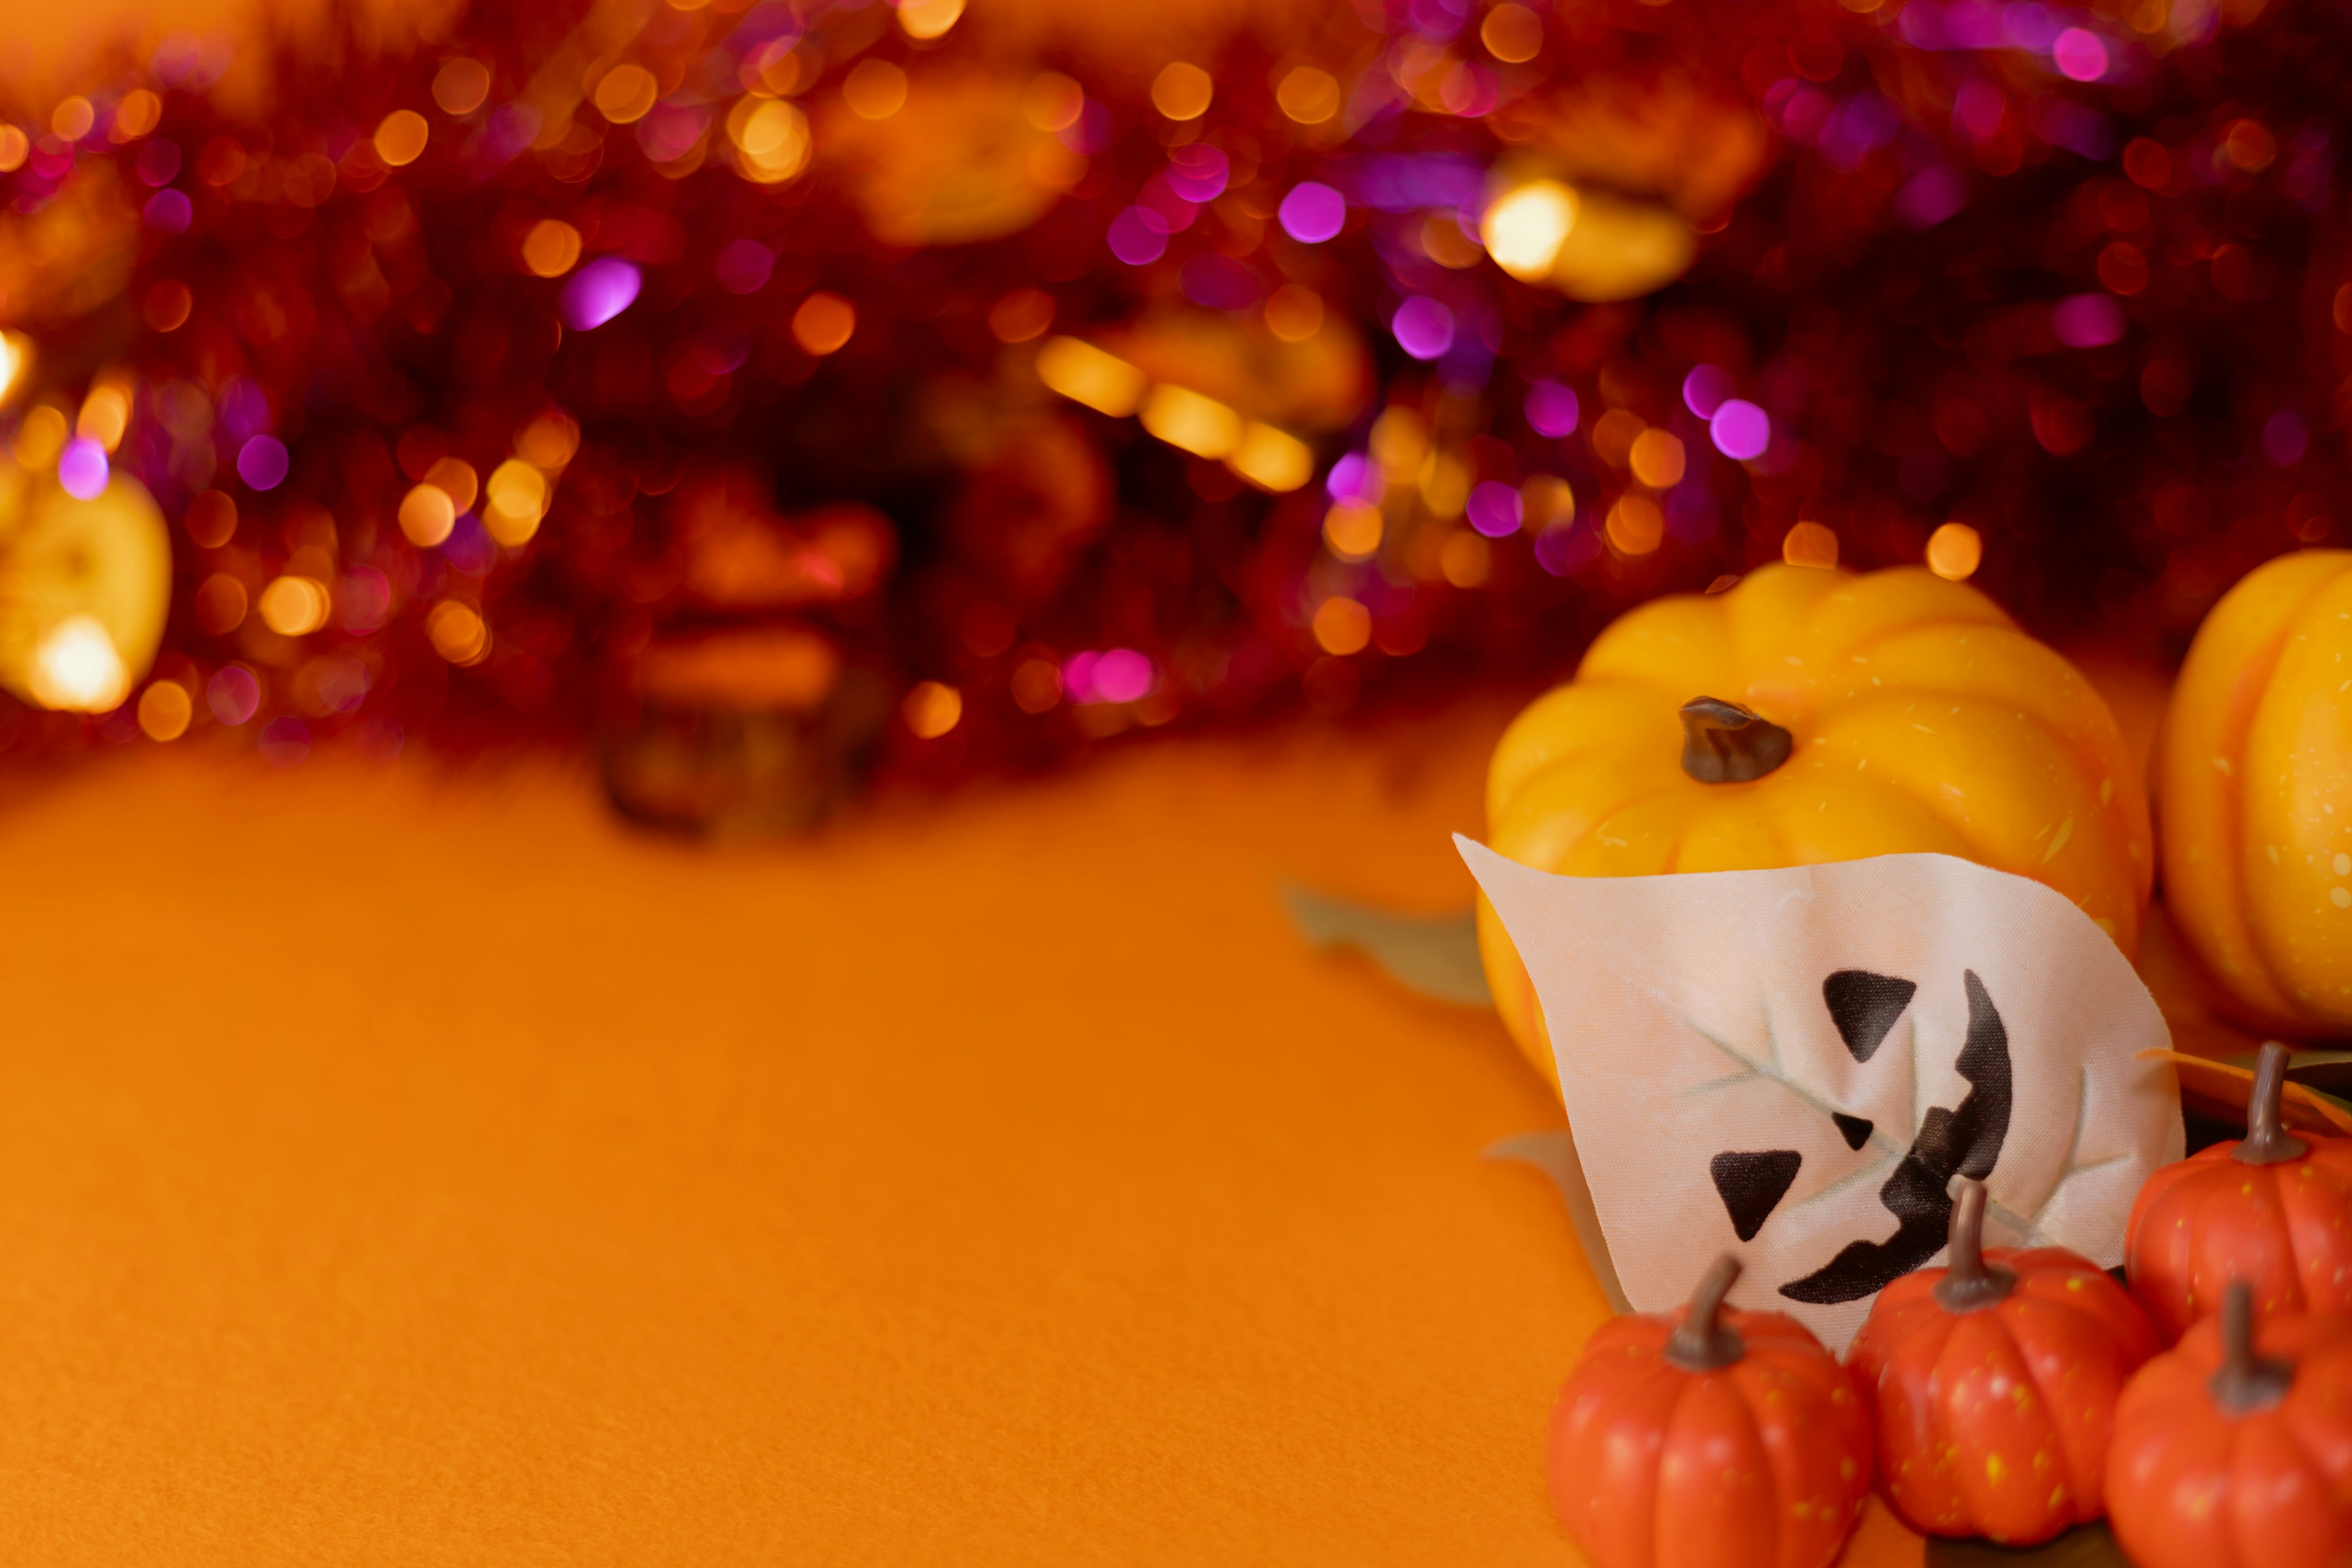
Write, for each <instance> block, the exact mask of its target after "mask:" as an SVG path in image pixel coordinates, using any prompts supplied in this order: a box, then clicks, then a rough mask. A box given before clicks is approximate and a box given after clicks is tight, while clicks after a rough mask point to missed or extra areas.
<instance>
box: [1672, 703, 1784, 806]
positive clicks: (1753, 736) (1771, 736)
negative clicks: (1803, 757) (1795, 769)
mask: <svg viewBox="0 0 2352 1568" xmlns="http://www.w3.org/2000/svg"><path fill="white" fill-rule="evenodd" d="M1682 714H1683V772H1685V773H1688V774H1690V776H1691V777H1693V778H1695V779H1696V780H1697V781H1698V782H1699V783H1701V784H1746V783H1748V781H1749V780H1750V779H1760V778H1762V777H1763V776H1764V775H1765V774H1766V773H1770V772H1771V771H1772V770H1773V769H1774V768H1777V767H1779V766H1780V764H1781V763H1785V762H1787V761H1788V760H1789V747H1790V744H1791V742H1792V741H1793V737H1792V736H1790V733H1789V731H1786V730H1783V729H1782V728H1780V725H1778V724H1775V723H1773V722H1772V721H1770V720H1769V719H1763V718H1759V717H1758V716H1757V714H1756V713H1755V712H1754V711H1753V710H1749V709H1746V708H1742V707H1741V706H1740V705H1739V704H1738V703H1737V702H1726V701H1724V700H1722V699H1720V698H1717V697H1694V698H1692V699H1691V700H1689V701H1687V702H1685V703H1684V704H1683V707H1682Z"/></svg>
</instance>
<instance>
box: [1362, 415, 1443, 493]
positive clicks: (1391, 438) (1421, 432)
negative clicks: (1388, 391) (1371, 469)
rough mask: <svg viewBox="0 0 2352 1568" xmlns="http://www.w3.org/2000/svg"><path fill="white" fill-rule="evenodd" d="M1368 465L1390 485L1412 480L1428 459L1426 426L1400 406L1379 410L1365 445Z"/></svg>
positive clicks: (1427, 429)
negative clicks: (1373, 465)
mask: <svg viewBox="0 0 2352 1568" xmlns="http://www.w3.org/2000/svg"><path fill="white" fill-rule="evenodd" d="M1366 445H1367V447H1369V449H1370V452H1371V454H1372V461H1374V462H1376V463H1378V464H1379V465H1380V466H1381V473H1382V474H1383V475H1384V476H1386V477H1387V478H1388V479H1390V480H1391V482H1398V481H1402V480H1406V479H1412V477H1413V476H1414V475H1415V474H1418V473H1419V472H1420V471H1421V465H1422V463H1423V460H1424V459H1425V458H1427V457H1428V456H1429V426H1427V425H1425V424H1423V423H1422V418H1421V416H1420V415H1419V414H1416V413H1415V412H1413V411H1412V409H1410V408H1407V407H1406V406H1405V405H1402V404H1401V403H1400V404H1395V405H1391V406H1390V407H1387V408H1384V409H1382V410H1381V416H1380V417H1379V418H1377V419H1375V420H1373V421H1372V430H1371V435H1370V437H1369V438H1368V440H1367V442H1366Z"/></svg>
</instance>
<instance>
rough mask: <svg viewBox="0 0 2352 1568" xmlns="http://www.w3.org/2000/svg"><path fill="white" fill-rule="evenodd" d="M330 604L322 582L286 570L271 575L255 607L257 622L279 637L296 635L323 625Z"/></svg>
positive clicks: (304, 635)
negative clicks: (280, 575) (259, 616)
mask: <svg viewBox="0 0 2352 1568" xmlns="http://www.w3.org/2000/svg"><path fill="white" fill-rule="evenodd" d="M333 605H334V601H333V600H332V599H331V598H330V597H329V596H328V595H327V585H326V584H324V583H321V582H320V581H319V580H318V579H317V578H315V577H298V576H294V575H292V574H289V575H287V576H283V577H275V578H272V579H271V580H270V583H269V585H268V587H266V588H264V589H262V590H261V600H260V603H259V604H258V605H256V606H255V607H256V608H257V609H258V610H259V611H260V612H261V624H262V625H264V626H268V628H269V629H270V630H271V631H273V632H276V633H277V634H278V636H279V637H308V636H309V635H310V633H312V632H315V631H317V630H318V629H319V628H320V626H325V625H326V624H327V612H328V611H329V610H330V609H331V608H332V607H333Z"/></svg>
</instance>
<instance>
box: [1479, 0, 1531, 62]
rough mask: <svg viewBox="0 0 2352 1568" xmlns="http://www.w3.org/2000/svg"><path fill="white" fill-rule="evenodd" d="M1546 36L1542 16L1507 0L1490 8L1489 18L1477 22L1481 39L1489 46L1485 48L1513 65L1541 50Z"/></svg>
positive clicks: (1497, 57)
mask: <svg viewBox="0 0 2352 1568" xmlns="http://www.w3.org/2000/svg"><path fill="white" fill-rule="evenodd" d="M1543 36H1544V26H1543V18H1542V17H1540V16H1537V15H1536V14H1535V13H1534V12H1533V11H1530V10H1528V8H1527V7H1526V6H1525V5H1511V4H1508V3H1506V4H1504V5H1497V6H1496V7H1495V8H1494V9H1493V10H1491V11H1489V12H1487V13H1486V20H1485V21H1484V22H1482V23H1480V24H1479V25H1478V41H1479V42H1480V43H1482V44H1484V45H1486V52H1487V53H1488V54H1490V55H1492V56H1494V57H1495V58H1496V59H1498V60H1502V61H1505V62H1506V63H1507V64H1510V65H1517V64H1520V63H1521V62H1522V61H1526V60H1531V59H1533V58H1536V56H1537V55H1538V54H1540V53H1541V52H1542V51H1543Z"/></svg>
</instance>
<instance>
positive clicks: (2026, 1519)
mask: <svg viewBox="0 0 2352 1568" xmlns="http://www.w3.org/2000/svg"><path fill="white" fill-rule="evenodd" d="M2286 1055H2287V1053H2286V1050H2285V1047H2283V1046H2279V1045H2276V1044H2273V1045H2271V1046H2267V1047H2264V1049H2263V1058H2262V1063H2261V1066H2260V1068H2259V1069H2258V1073H2257V1081H2256V1087H2255V1095H2254V1100H2253V1103H2252V1107H2251V1109H2250V1113H2249V1126H2248V1131H2247V1135H2246V1137H2245V1138H2244V1139H2242V1140H2241V1141H2239V1142H2226V1143H2219V1144H2215V1145H2213V1146H2211V1147H2210V1148H2207V1149H2205V1150H2202V1151H2200V1152H2198V1153H2196V1154H2194V1155H2192V1156H2190V1157H2189V1159H2187V1160H2183V1161H2181V1162H2179V1163H2176V1164H2172V1165H2168V1166H2166V1167H2165V1168H2163V1169H2162V1170H2159V1171H2158V1172H2157V1173H2156V1174H2155V1175H2154V1176H2152V1177H2151V1178H2149V1180H2148V1182H2147V1185H2146V1186H2144V1187H2143V1188H2142V1189H2141V1191H2140V1194H2139V1196H2138V1199H2137V1202H2136V1203H2135V1204H2134V1205H2133V1209H2132V1215H2131V1220H2130V1229H2129V1237H2128V1240H2127V1244H2126V1245H2127V1252H2126V1264H2127V1268H2126V1273H2127V1277H2128V1280H2129V1288H2128V1289H2126V1287H2125V1286H2123V1285H2119V1284H2117V1283H2116V1280H2115V1279H2113V1278H2112V1277H2111V1276H2110V1275H2108V1274H2107V1273H2105V1271H2104V1270H2102V1269H2100V1268H2098V1267H2097V1266H2096V1265H2095V1264H2093V1263H2092V1262H2090V1261H2089V1260H2088V1259H2086V1258H2081V1257H2078V1256H2077V1255H2075V1254H2074V1253H2072V1252H2068V1251H2065V1250H2063V1249H2062V1248H2057V1247H2036V1248H2032V1249H2023V1250H2020V1249H2011V1248H2002V1247H1994V1248H1987V1247H1984V1246H1983V1245H1982V1229H1983V1223H1984V1208H1985V1189H1984V1186H1983V1184H1981V1183H1979V1182H1976V1181H1973V1180H1970V1179H1969V1178H1967V1177H1960V1178H1958V1190H1957V1193H1956V1194H1955V1202H1954V1204H1953V1213H1952V1224H1951V1245H1950V1248H1949V1251H1948V1255H1947V1256H1948V1263H1947V1265H1946V1266H1945V1267H1943V1268H1922V1269H1919V1270H1917V1271H1916V1272H1915V1273H1912V1274H1909V1275H1906V1276H1905V1277H1904V1278H1902V1279H1898V1280H1896V1281H1895V1283H1894V1284H1892V1285H1890V1286H1888V1287H1887V1288H1886V1289H1885V1290H1883V1291H1881V1292H1880V1293H1879V1296H1878V1299H1877V1300H1876V1301H1875V1302H1874V1304H1873V1305H1872V1308H1871V1311H1870V1316H1869V1318H1868V1320H1867V1321H1865V1322H1864V1325H1863V1328H1862V1331H1861V1332H1860V1333H1859V1334H1857V1335H1856V1336H1855V1338H1854V1341H1853V1345H1852V1347H1851V1348H1850V1350H1849V1351H1848V1353H1847V1357H1846V1360H1845V1362H1844V1363H1840V1362H1839V1361H1838V1360H1837V1359H1836V1358H1835V1357H1834V1356H1832V1354H1831V1353H1830V1352H1828V1351H1827V1350H1826V1349H1824V1348H1823V1347H1822V1344H1821V1342H1819V1341H1818V1340H1816V1339H1815V1338H1814V1337H1813V1336H1812V1334H1811V1333H1810V1332H1809V1331H1807V1330H1806V1329H1805V1328H1804V1327H1803V1326H1802V1325H1801V1324H1800V1323H1798V1322H1797V1321H1795V1320H1794V1319H1792V1318H1790V1317H1787V1316H1786V1315H1784V1314H1782V1313H1779V1312H1769V1311H1740V1310H1731V1309H1728V1308H1727V1307H1725V1306H1724V1304H1723V1303H1724V1297H1725V1295H1726V1293H1727V1291H1728V1290H1729V1289H1730V1288H1731V1286H1732V1284H1733V1282H1734V1281H1735V1280H1736V1279H1737V1278H1738V1272H1739V1264H1738V1259H1736V1258H1731V1257H1729V1256H1726V1257H1724V1258H1720V1259H1718V1260H1717V1262H1716V1264H1715V1266H1714V1267H1713V1268H1711V1269H1710V1270H1709V1271H1708V1272H1707V1274H1706V1278H1705V1279H1703V1280H1702V1281H1701V1282H1700V1284H1699V1287H1698V1289H1697V1292H1696V1295H1695V1296H1694V1297H1693V1298H1692V1300H1691V1302H1690V1304H1689V1305H1688V1306H1687V1307H1686V1308H1685V1309H1683V1310H1680V1311H1679V1312H1676V1313H1675V1314H1673V1315H1671V1316H1642V1317H1626V1318H1618V1319H1615V1320H1613V1321H1611V1322H1609V1323H1607V1324H1604V1325H1603V1326H1602V1327H1601V1329H1600V1330H1599V1331H1597V1332H1596V1333H1595V1334H1594V1335H1593V1336H1592V1339H1591V1342H1590V1343H1589V1344H1588V1345H1587V1347H1586V1349H1585V1352H1584V1355H1583V1358H1582V1359H1581V1361H1580V1362H1579V1363H1578V1364H1577V1367H1576V1369H1575V1371H1574V1372H1573V1373H1571V1374H1570V1378H1569V1380H1568V1384H1567V1386H1566V1387H1565V1388H1564V1389H1562V1391H1561V1393H1560V1397H1559V1405H1558V1407H1557V1409H1556V1410H1555V1412H1554V1414H1553V1416H1552V1426H1551V1442H1550V1452H1549V1471H1550V1479H1551V1489H1552V1498H1553V1502H1554V1504H1555V1506H1556V1507H1557V1508H1558V1510H1559V1516H1560V1519H1561V1521H1562V1522H1563V1523H1564V1524H1565V1525H1566V1526H1567V1527H1568V1530H1569V1533H1570V1535H1572V1536H1573V1537H1574V1538H1575V1539H1576V1541H1577V1542H1578V1544H1579V1545H1580V1546H1582V1547H1583V1548H1584V1550H1585V1552H1587V1553H1588V1554H1589V1555H1590V1556H1591V1559H1592V1561H1593V1563H1595V1564H1596V1568H1822V1565H1824V1564H1827V1563H1830V1562H1831V1561H1832V1560H1833V1559H1834V1558H1835V1557H1836V1556H1837V1554H1838V1552H1839V1550H1840V1549H1841V1547H1842V1546H1843V1544H1844V1542H1845V1539H1846V1536H1847V1534H1848V1532H1849V1531H1851V1530H1852V1529H1853V1525H1854V1523H1855V1521H1856V1520H1857V1519H1858V1518H1859V1517H1860V1514H1861V1510H1862V1505H1863V1501H1864V1498H1865V1496H1866V1495H1867V1494H1868V1492H1869V1490H1870V1489H1871V1486H1872V1483H1873V1479H1874V1478H1875V1481H1876V1485H1877V1488H1878V1489H1879V1491H1880V1493H1881V1495H1882V1496H1884V1497H1885V1500H1886V1501H1887V1503H1888V1505H1889V1506H1890V1507H1891V1508H1892V1509H1893V1510H1895V1513H1896V1514H1898V1515H1899V1516H1900V1517H1901V1518H1902V1519H1903V1520H1904V1521H1905V1522H1906V1523H1908V1524H1909V1525H1911V1526H1912V1527H1913V1528H1914V1529H1916V1530H1918V1531H1922V1532H1923V1533H1926V1534H1929V1535H1940V1536H1977V1537H1983V1538H1985V1539H1988V1540H1990V1541H1994V1542H2000V1543H2002V1544H2004V1545H2011V1546H2021V1545H2029V1544H2032V1543H2035V1542H2042V1541H2047V1540H2050V1539H2052V1538H2053V1537H2054V1536H2056V1535H2058V1534H2060V1533H2061V1532H2062V1531H2065V1530H2067V1529H2069V1528H2071V1527H2073V1526H2075V1525H2080V1524H2086V1523H2089V1522H2090V1521H2095V1520H2096V1519H2098V1518H2100V1517H2101V1516H2102V1515H2103V1514H2104V1515H2105V1516H2106V1517H2107V1519H2108V1520H2109V1521H2110V1525H2111V1528H2112V1529H2113V1531H2114V1532H2115V1534H2116V1538H2117V1540H2118V1542H2120V1544H2121V1545H2122V1547H2123V1549H2124V1550H2125V1551H2126V1552H2128V1553H2129V1554H2130V1556H2131V1558H2132V1560H2133V1561H2134V1562H2136V1563H2139V1564H2141V1565H2142V1568H2258V1565H2259V1568H2321V1565H2322V1564H2336V1563H2345V1562H2347V1561H2352V1139H2335V1138H2318V1137H2314V1138H2310V1139H2305V1138H2304V1137H2301V1136H2299V1135H2297V1134H2294V1133H2292V1132H2289V1131H2286V1129H2285V1128H2284V1125H2283V1124H2282V1122H2281V1120H2280V1115H2281V1112H2280V1095H2281V1091H2282V1089H2283V1087H2284V1073H2285V1066H2286ZM2167 1345H2169V1346H2170V1347H2171V1348H2170V1349H2165V1348H2164V1347H2165V1346H2167Z"/></svg>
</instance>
